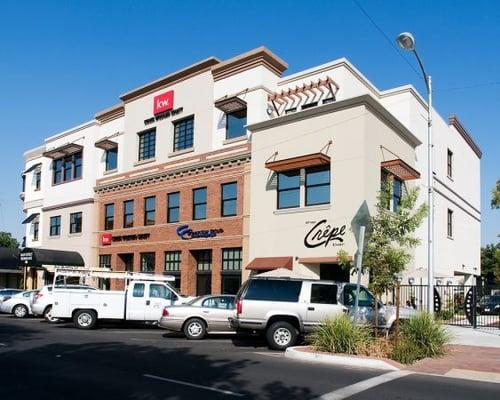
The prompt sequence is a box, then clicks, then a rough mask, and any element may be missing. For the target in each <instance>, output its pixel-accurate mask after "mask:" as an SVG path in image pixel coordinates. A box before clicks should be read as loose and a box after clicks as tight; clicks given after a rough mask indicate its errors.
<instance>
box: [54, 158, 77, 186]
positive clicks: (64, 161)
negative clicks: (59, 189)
mask: <svg viewBox="0 0 500 400" xmlns="http://www.w3.org/2000/svg"><path fill="white" fill-rule="evenodd" d="M81 177H82V152H81V151H80V152H78V153H75V154H72V155H70V156H67V157H63V158H59V159H57V160H54V161H53V163H52V183H53V184H54V185H57V184H59V183H65V182H71V181H73V180H75V179H79V178H81Z"/></svg>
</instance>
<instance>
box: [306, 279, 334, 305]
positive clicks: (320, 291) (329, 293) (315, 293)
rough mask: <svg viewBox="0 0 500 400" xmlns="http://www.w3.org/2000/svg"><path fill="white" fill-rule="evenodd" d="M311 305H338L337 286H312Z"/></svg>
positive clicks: (314, 284) (315, 284)
mask: <svg viewBox="0 0 500 400" xmlns="http://www.w3.org/2000/svg"><path fill="white" fill-rule="evenodd" d="M311 303H314V304H337V285H323V284H317V283H313V284H312V285H311Z"/></svg>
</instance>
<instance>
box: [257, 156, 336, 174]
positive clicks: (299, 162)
mask: <svg viewBox="0 0 500 400" xmlns="http://www.w3.org/2000/svg"><path fill="white" fill-rule="evenodd" d="M329 164H330V157H329V156H327V155H326V154H323V153H314V154H307V155H303V156H298V157H292V158H287V159H284V160H278V161H269V162H266V164H265V166H266V168H267V169H270V170H272V171H275V172H282V171H290V170H293V169H300V168H307V167H317V166H321V165H329Z"/></svg>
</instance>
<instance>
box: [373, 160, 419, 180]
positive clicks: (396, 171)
mask: <svg viewBox="0 0 500 400" xmlns="http://www.w3.org/2000/svg"><path fill="white" fill-rule="evenodd" d="M380 167H381V168H383V169H385V170H386V171H387V172H389V173H390V174H392V175H394V176H395V177H397V178H399V179H401V180H402V181H409V180H411V179H418V178H420V172H418V171H417V170H416V169H415V168H413V167H411V166H409V165H408V164H407V163H405V162H404V161H403V160H401V159H399V158H398V159H396V160H389V161H383V162H382V163H380Z"/></svg>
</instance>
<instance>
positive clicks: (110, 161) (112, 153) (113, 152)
mask: <svg viewBox="0 0 500 400" xmlns="http://www.w3.org/2000/svg"><path fill="white" fill-rule="evenodd" d="M117 166H118V147H115V148H114V149H109V150H106V171H113V170H114V169H116V168H117Z"/></svg>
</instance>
